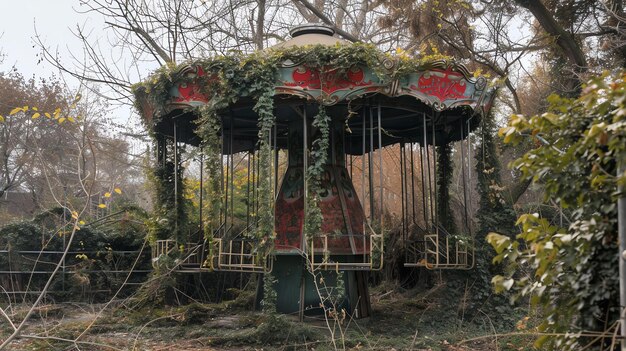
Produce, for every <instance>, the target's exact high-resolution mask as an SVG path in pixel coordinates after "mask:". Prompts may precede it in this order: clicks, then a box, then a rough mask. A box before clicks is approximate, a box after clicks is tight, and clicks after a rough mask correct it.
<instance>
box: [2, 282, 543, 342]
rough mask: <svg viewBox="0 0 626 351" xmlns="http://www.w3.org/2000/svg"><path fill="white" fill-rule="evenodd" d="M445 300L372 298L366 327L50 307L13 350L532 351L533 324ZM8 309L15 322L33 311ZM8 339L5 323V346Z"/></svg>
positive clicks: (210, 311)
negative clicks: (501, 319) (509, 322)
mask: <svg viewBox="0 0 626 351" xmlns="http://www.w3.org/2000/svg"><path fill="white" fill-rule="evenodd" d="M440 296H441V292H440V291H437V290H436V289H435V290H431V291H427V292H421V293H415V292H403V293H402V292H395V291H393V290H390V291H385V289H384V288H383V289H380V290H378V291H374V292H373V293H372V298H371V300H372V307H373V314H372V316H371V317H369V318H367V319H360V320H350V319H349V318H348V317H346V318H345V319H344V318H343V317H341V316H337V318H336V319H333V318H332V316H330V317H328V319H325V318H324V316H319V317H316V318H312V317H309V318H306V320H305V321H304V322H299V321H298V320H297V318H296V317H294V316H282V315H267V314H263V313H261V312H254V311H250V310H249V308H245V307H244V306H241V304H240V303H236V302H235V301H231V302H224V303H221V304H198V303H194V304H191V305H187V306H181V307H163V308H150V307H143V308H140V309H132V308H129V306H128V305H125V302H124V301H120V302H119V303H115V304H112V305H110V306H109V307H108V308H107V309H106V310H105V311H104V313H102V314H101V315H99V316H98V312H99V311H100V310H101V309H102V308H103V305H98V304H70V303H64V304H57V305H44V306H41V307H40V308H38V309H37V312H36V313H35V315H34V317H32V318H31V319H30V320H29V321H28V322H27V325H26V328H25V330H24V332H23V334H24V335H26V336H27V337H20V338H18V339H16V340H15V341H14V342H13V343H12V344H11V345H10V346H9V348H8V350H15V351H21V350H33V351H44V350H46V351H48V350H67V351H69V350H80V351H85V350H94V351H99V350H154V351H157V350H187V351H199V350H334V349H347V350H414V351H426V350H429V351H430V350H432V351H486V350H490V351H491V350H502V351H513V350H516V351H520V350H532V343H533V340H534V339H533V337H532V336H527V335H523V334H524V333H525V332H527V331H528V329H527V328H528V327H527V326H526V324H524V323H523V324H521V327H520V323H522V322H525V321H526V320H528V318H527V317H526V318H522V319H521V320H520V322H518V323H517V324H516V325H513V327H512V328H511V327H509V328H508V329H507V328H504V329H503V328H502V326H498V325H497V323H494V320H495V319H496V318H493V317H490V316H489V315H488V314H487V313H484V312H483V311H479V312H466V311H463V310H462V307H461V304H457V305H456V306H455V305H454V304H453V303H448V302H446V301H442V300H441V298H440ZM443 303H446V305H443ZM5 306H6V305H5ZM8 307H9V308H8V309H7V310H6V311H7V313H8V314H9V315H11V316H12V318H13V320H14V321H15V320H20V317H21V316H23V315H24V314H25V311H26V310H27V307H28V306H25V305H10V306H8ZM3 308H4V307H3ZM94 321H95V322H94ZM86 329H88V331H87V332H86V333H85V334H84V335H83V336H81V337H80V339H79V341H78V342H76V343H73V342H72V340H75V339H76V338H77V336H78V335H80V334H81V333H83V331H85V330H86ZM10 332H11V328H10V325H8V323H6V321H5V320H3V321H2V323H0V340H4V339H5V338H6V337H7V336H8V335H9V334H10Z"/></svg>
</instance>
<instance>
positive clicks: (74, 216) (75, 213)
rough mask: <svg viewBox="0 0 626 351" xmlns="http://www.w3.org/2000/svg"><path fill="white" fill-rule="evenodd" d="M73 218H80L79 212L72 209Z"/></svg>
mask: <svg viewBox="0 0 626 351" xmlns="http://www.w3.org/2000/svg"><path fill="white" fill-rule="evenodd" d="M72 218H74V219H78V212H76V211H72Z"/></svg>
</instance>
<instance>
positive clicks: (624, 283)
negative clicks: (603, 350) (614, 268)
mask: <svg viewBox="0 0 626 351" xmlns="http://www.w3.org/2000/svg"><path fill="white" fill-rule="evenodd" d="M625 169H626V165H625V164H624V161H623V160H618V167H617V176H618V177H620V176H621V175H622V174H624V170H625ZM617 189H618V193H619V198H618V200H617V228H618V235H619V240H618V242H619V305H620V336H621V350H622V351H626V309H625V307H626V194H624V191H626V187H624V185H623V184H621V183H618V185H617Z"/></svg>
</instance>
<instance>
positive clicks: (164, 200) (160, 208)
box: [147, 161, 189, 244]
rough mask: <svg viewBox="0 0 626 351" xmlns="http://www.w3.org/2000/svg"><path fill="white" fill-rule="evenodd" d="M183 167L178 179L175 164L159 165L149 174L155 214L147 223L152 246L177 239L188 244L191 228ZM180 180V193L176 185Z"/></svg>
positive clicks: (180, 166) (180, 167)
mask: <svg viewBox="0 0 626 351" xmlns="http://www.w3.org/2000/svg"><path fill="white" fill-rule="evenodd" d="M183 171H184V169H183V167H182V165H179V167H178V178H176V177H175V176H174V163H173V162H170V161H167V162H165V164H163V163H159V164H158V165H157V166H155V167H154V168H153V169H152V170H151V172H149V174H148V179H149V181H150V183H151V184H152V189H153V191H154V200H155V205H154V213H153V215H152V217H151V218H150V219H149V220H148V221H147V225H148V238H149V240H150V242H151V243H152V244H154V243H155V242H156V240H163V239H169V238H172V237H173V238H176V239H178V240H179V241H180V242H186V239H185V234H186V232H187V229H188V227H189V223H188V220H187V217H188V214H187V211H186V208H185V199H184V196H183V195H184V191H183ZM176 179H178V184H177V187H178V189H179V190H178V192H175V191H174V183H175V181H176Z"/></svg>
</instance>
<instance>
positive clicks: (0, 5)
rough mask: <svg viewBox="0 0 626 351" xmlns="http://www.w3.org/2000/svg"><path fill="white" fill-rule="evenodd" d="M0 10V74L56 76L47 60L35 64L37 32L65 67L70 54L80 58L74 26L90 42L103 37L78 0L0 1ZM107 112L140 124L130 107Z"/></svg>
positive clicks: (69, 80)
mask: <svg viewBox="0 0 626 351" xmlns="http://www.w3.org/2000/svg"><path fill="white" fill-rule="evenodd" d="M0 10H2V13H3V14H4V16H3V19H2V21H0V33H1V34H2V37H1V38H0V51H1V52H2V54H3V55H4V60H3V62H2V63H1V64H0V71H4V72H6V71H8V70H10V69H11V68H13V67H16V68H17V70H18V71H19V72H20V73H22V74H23V75H24V76H25V77H27V78H28V77H32V76H33V75H34V76H35V77H36V78H48V77H50V76H52V75H55V76H59V72H58V70H57V69H56V68H54V67H53V66H52V65H50V64H49V63H47V62H46V61H42V62H40V63H38V61H39V56H37V55H38V54H39V53H40V51H41V49H40V48H39V47H38V46H37V45H36V44H35V40H34V37H35V34H36V33H38V34H39V36H40V37H41V40H42V41H43V42H44V43H45V45H46V46H47V47H48V48H49V49H50V50H51V51H53V52H55V51H57V50H58V52H59V54H60V57H61V60H62V61H63V62H64V63H65V64H71V62H72V60H71V57H70V54H69V53H70V52H73V53H74V54H76V55H79V56H81V55H82V44H81V42H80V41H79V40H78V39H77V38H76V37H75V36H74V35H73V34H72V31H73V30H75V28H76V26H77V25H80V26H81V27H83V28H85V29H87V30H89V31H90V33H91V36H90V37H92V38H93V39H95V38H97V37H103V36H104V32H103V31H102V28H103V20H102V18H101V17H99V15H97V14H86V13H80V12H78V11H80V10H81V6H80V1H79V0H18V1H15V0H0ZM77 10H78V11H77ZM35 30H36V31H35ZM63 77H64V79H65V82H66V83H67V84H68V85H69V87H70V88H71V89H77V88H78V86H79V83H78V80H76V79H73V78H72V77H70V76H69V75H67V74H65V75H64V76H63ZM110 112H111V116H112V117H113V118H114V119H115V120H116V121H118V122H119V123H120V124H123V125H126V126H127V127H136V125H137V123H138V122H139V121H138V118H137V116H136V115H134V116H135V117H134V118H132V119H131V118H130V117H131V115H132V114H133V111H132V109H131V108H130V107H129V106H124V107H122V108H115V109H112V110H110Z"/></svg>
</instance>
